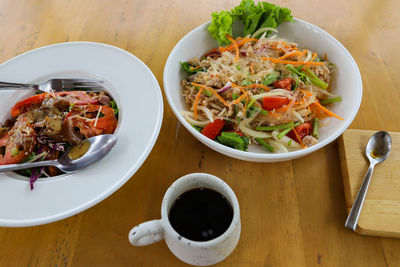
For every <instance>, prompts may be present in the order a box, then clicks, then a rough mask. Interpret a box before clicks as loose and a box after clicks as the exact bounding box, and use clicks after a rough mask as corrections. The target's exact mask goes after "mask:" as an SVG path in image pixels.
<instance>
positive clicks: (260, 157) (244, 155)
mask: <svg viewBox="0 0 400 267" xmlns="http://www.w3.org/2000/svg"><path fill="white" fill-rule="evenodd" d="M293 20H294V22H290V23H302V24H305V25H306V26H309V27H311V28H314V29H316V30H318V31H320V32H322V33H323V34H324V35H325V36H326V37H327V38H328V39H330V41H333V42H334V43H335V44H336V45H337V46H338V47H339V48H340V49H341V50H342V51H343V52H344V54H345V56H346V57H347V58H349V60H350V63H351V66H352V67H353V69H354V70H355V74H356V77H355V79H357V83H358V84H359V85H360V86H358V87H357V88H354V90H358V91H359V92H358V94H357V96H358V98H357V99H355V100H356V101H355V103H356V105H355V108H354V109H353V111H352V113H351V114H350V115H349V116H348V117H347V118H345V120H344V122H343V124H342V125H341V126H340V128H338V129H337V130H336V131H335V132H333V133H332V134H331V135H329V136H328V137H327V138H326V139H325V140H322V141H321V142H318V144H316V145H313V146H310V147H307V148H305V149H300V150H295V151H290V152H287V153H268V152H265V153H256V152H249V151H241V150H237V149H234V148H231V147H228V146H225V145H222V144H219V143H218V142H215V141H214V140H211V139H209V138H207V137H206V136H204V135H202V134H200V133H199V132H198V131H197V130H196V129H194V128H193V127H192V126H191V125H190V124H189V122H187V121H186V120H185V119H184V118H183V116H182V115H181V114H180V112H179V110H177V108H176V107H175V105H174V102H173V98H172V95H171V94H170V93H169V92H170V91H171V90H169V88H170V85H169V76H168V70H169V68H170V66H171V65H172V64H174V63H175V62H173V55H174V54H176V53H177V52H178V48H179V47H180V46H181V44H182V43H183V42H185V41H186V40H187V39H189V38H190V36H191V35H192V34H194V33H196V32H198V31H203V30H206V29H207V28H208V25H209V24H210V23H211V21H208V22H205V23H203V24H201V25H200V26H198V27H196V28H195V29H193V30H191V31H190V32H189V33H187V34H186V35H185V36H184V37H183V38H182V39H180V40H179V42H178V43H177V44H176V45H175V46H174V48H173V49H172V50H171V52H170V54H169V56H168V59H167V61H166V63H165V66H164V73H163V85H164V93H165V96H166V98H167V101H168V104H169V106H170V108H171V110H172V112H173V113H174V114H175V116H176V117H177V119H178V120H179V122H180V123H181V124H183V126H185V128H186V129H187V130H188V131H189V132H190V133H191V134H192V135H193V136H194V137H196V138H197V139H198V140H200V141H201V142H202V143H204V144H205V145H207V146H208V147H210V148H212V149H213V150H216V151H217V152H220V153H222V154H224V155H226V156H229V157H233V158H236V159H242V160H247V161H285V160H290V159H294V158H298V157H301V156H305V155H307V154H309V153H312V152H314V151H316V150H318V149H320V148H322V147H324V146H326V145H328V144H329V143H331V142H333V141H334V140H336V139H337V138H338V137H339V136H340V135H341V134H342V133H343V132H344V131H345V130H346V129H347V128H348V127H349V126H350V124H351V123H352V122H353V120H354V118H355V116H356V115H357V113H358V110H359V108H360V105H361V101H362V95H363V84H362V78H361V73H360V70H359V68H358V66H357V63H356V61H355V60H354V58H353V56H352V55H351V54H350V52H349V51H348V50H347V49H346V48H345V47H344V46H343V45H342V44H341V43H340V42H339V41H338V40H337V39H336V38H335V37H333V36H332V35H331V34H329V33H328V32H327V31H325V30H323V29H321V28H320V27H318V26H316V25H314V24H312V23H309V22H307V21H304V20H302V19H299V18H293ZM285 23H288V22H285Z"/></svg>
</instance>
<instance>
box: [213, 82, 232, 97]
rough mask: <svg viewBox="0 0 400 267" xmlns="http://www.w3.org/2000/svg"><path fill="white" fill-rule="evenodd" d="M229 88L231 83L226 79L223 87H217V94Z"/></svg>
mask: <svg viewBox="0 0 400 267" xmlns="http://www.w3.org/2000/svg"><path fill="white" fill-rule="evenodd" d="M231 88H232V83H231V82H230V81H228V82H227V83H226V84H225V85H224V87H222V88H221V89H218V90H217V93H218V94H220V93H223V92H225V91H226V90H228V89H231Z"/></svg>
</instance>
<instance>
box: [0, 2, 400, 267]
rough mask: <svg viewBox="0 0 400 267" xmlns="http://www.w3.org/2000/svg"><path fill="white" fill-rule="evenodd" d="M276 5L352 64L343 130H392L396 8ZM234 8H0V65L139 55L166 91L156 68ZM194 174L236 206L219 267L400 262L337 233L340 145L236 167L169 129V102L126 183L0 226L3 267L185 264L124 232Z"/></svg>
mask: <svg viewBox="0 0 400 267" xmlns="http://www.w3.org/2000/svg"><path fill="white" fill-rule="evenodd" d="M273 2H275V3H277V4H280V5H284V6H287V7H290V8H291V9H292V11H293V14H294V15H295V16H296V17H299V18H301V19H305V20H307V21H309V22H311V23H314V24H316V25H318V26H320V27H322V28H323V29H325V30H327V31H328V32H329V33H331V34H332V35H333V36H335V37H336V38H337V39H338V40H339V41H340V42H341V43H342V44H344V45H345V46H346V47H347V49H348V50H349V51H350V52H351V54H352V55H353V57H354V58H355V60H356V62H357V63H358V66H359V68H360V71H361V73H362V77H363V82H364V97H363V102H362V105H361V108H360V111H359V113H358V116H357V117H356V119H355V121H354V122H353V124H352V125H351V128H358V129H386V130H390V131H400V120H399V119H398V118H400V108H399V103H400V90H399V89H398V88H400V82H399V77H400V71H399V70H400V68H399V64H398V62H400V53H399V52H398V51H397V49H398V48H399V47H400V38H399V36H400V27H399V26H398V25H399V24H400V16H399V12H398V10H400V2H399V1H397V0H386V1H363V0H354V1H346V0H329V1H318V0H307V1H295V0H287V1H283V0H282V1H273ZM238 3H239V0H235V1H213V0H202V1H183V0H169V1H163V0H157V1H145V0H136V1H134V0H132V1H119V0H118V1H116V0H101V1H100V0H69V1H68V0H65V1H61V0H60V1H58V0H56V1H51V0H48V1H44V0H43V1H40V0H24V1H13V0H0V40H1V46H0V62H4V61H5V60H8V59H10V58H12V57H14V56H16V55H18V54H21V53H23V52H26V51H29V50H31V49H34V48H37V47H40V46H44V45H49V44H54V43H59V42H68V41H78V40H85V41H95V42H102V43H107V44H111V45H115V46H118V47H121V48H123V49H126V50H127V51H129V52H131V53H133V54H135V55H136V56H137V57H139V58H140V59H141V60H143V61H144V63H146V64H147V65H148V66H149V67H150V69H151V70H152V71H153V72H154V74H155V76H156V77H157V79H158V82H159V83H160V85H162V71H163V68H164V63H165V61H166V59H167V56H168V54H169V52H170V51H171V49H172V48H173V46H174V45H175V44H176V43H177V41H178V40H180V39H181V38H182V37H183V36H184V35H185V34H186V33H188V32H189V31H190V30H191V29H193V28H195V27H196V26H198V25H200V24H201V23H203V22H205V21H208V20H209V19H210V14H211V12H213V11H215V10H221V9H227V8H231V7H233V6H235V5H237V4H238ZM2 112H3V110H2ZM177 131H178V132H177ZM191 172H208V173H211V174H214V175H217V176H219V177H221V178H223V179H224V180H225V181H226V182H228V183H229V184H230V185H231V187H232V188H233V190H234V191H235V192H236V195H237V197H238V199H239V202H240V205H241V213H242V235H241V238H240V241H239V244H238V246H237V248H236V249H235V251H234V252H233V254H232V255H231V256H230V257H228V258H227V259H226V260H225V261H223V262H222V263H220V264H219V265H218V266H319V265H321V266H400V253H399V251H400V240H396V239H389V238H376V237H365V236H360V235H358V234H355V233H353V232H351V231H349V230H347V229H345V228H344V222H345V218H346V212H345V202H344V195H343V186H342V177H341V171H340V164H339V156H338V146H337V143H336V142H334V143H332V144H330V145H328V146H327V147H325V148H323V149H321V150H319V151H317V152H315V153H313V154H311V155H309V156H306V157H303V158H301V159H297V160H293V161H288V162H281V163H273V164H261V163H250V162H244V161H239V160H235V159H231V158H228V157H225V156H223V155H221V154H218V153H216V152H214V151H213V150H210V149H208V148H207V147H205V146H203V145H202V144H200V143H199V142H198V141H196V140H195V139H194V138H193V137H192V136H191V135H190V134H189V133H188V132H187V131H186V130H185V129H184V128H183V127H181V128H180V129H178V130H177V120H176V119H175V117H174V115H173V114H172V112H171V110H170V109H169V107H168V104H167V102H165V112H164V121H163V126H162V129H161V132H160V136H159V139H158V141H157V143H156V145H155V147H154V149H153V151H152V153H151V154H150V156H149V157H148V159H147V161H146V162H145V163H144V164H143V166H142V167H141V168H140V170H139V171H138V172H137V173H136V174H135V175H134V177H132V179H130V181H128V182H127V183H126V184H125V185H124V186H123V187H122V188H121V189H120V190H118V191H117V192H116V193H114V194H113V195H112V196H110V197H109V198H107V199H106V200H104V201H103V202H101V203H100V204H98V205H96V206H95V207H93V208H91V209H89V210H87V211H85V212H82V213H81V214H79V215H76V216H73V217H71V218H68V219H65V220H62V221H59V222H55V223H51V224H48V225H43V226H37V227H28V228H0V266H185V264H184V263H182V262H180V261H179V260H178V259H176V258H175V257H174V256H173V255H172V254H171V253H170V252H169V250H168V249H167V246H166V245H165V243H164V242H159V243H157V244H154V245H151V246H147V247H133V246H131V245H130V244H129V242H128V239H127V234H128V231H129V230H130V228H131V227H132V226H134V225H136V224H138V223H140V222H143V221H146V220H150V219H156V218H159V217H160V205H161V199H162V197H163V194H164V192H165V191H166V189H167V188H168V186H169V185H170V184H171V183H172V182H173V181H174V180H175V179H177V178H178V177H180V176H182V175H184V174H187V173H191ZM71 193H73V192H71ZM1 205H6V203H2V204H1Z"/></svg>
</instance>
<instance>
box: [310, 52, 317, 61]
mask: <svg viewBox="0 0 400 267" xmlns="http://www.w3.org/2000/svg"><path fill="white" fill-rule="evenodd" d="M316 57H317V53H312V58H311V60H310V62H313V61H314V59H315V58H316Z"/></svg>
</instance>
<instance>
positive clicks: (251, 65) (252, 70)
mask: <svg viewBox="0 0 400 267" xmlns="http://www.w3.org/2000/svg"><path fill="white" fill-rule="evenodd" d="M250 72H251V75H254V68H253V62H250Z"/></svg>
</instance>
